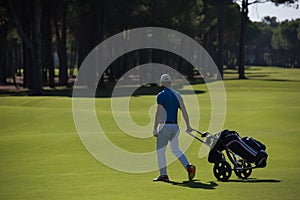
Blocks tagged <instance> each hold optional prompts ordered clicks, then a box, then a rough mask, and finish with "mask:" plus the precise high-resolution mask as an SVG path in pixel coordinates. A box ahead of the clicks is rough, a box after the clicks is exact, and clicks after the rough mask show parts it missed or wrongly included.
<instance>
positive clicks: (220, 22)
mask: <svg viewBox="0 0 300 200" xmlns="http://www.w3.org/2000/svg"><path fill="white" fill-rule="evenodd" d="M222 3H223V1H222ZM222 3H219V4H217V19H218V69H219V73H220V77H218V79H223V63H224V60H223V47H224V39H223V33H224V27H223V19H224V9H225V5H223V4H222Z"/></svg>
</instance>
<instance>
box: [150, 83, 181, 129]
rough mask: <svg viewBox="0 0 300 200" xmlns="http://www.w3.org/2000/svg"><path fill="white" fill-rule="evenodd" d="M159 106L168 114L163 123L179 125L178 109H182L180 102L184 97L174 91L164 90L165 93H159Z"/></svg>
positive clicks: (163, 118) (165, 114)
mask: <svg viewBox="0 0 300 200" xmlns="http://www.w3.org/2000/svg"><path fill="white" fill-rule="evenodd" d="M156 101H157V104H160V105H162V106H163V107H164V109H165V111H166V113H164V114H163V117H162V119H161V120H162V121H161V123H164V122H173V123H177V113H178V108H180V103H179V102H180V101H182V97H181V96H180V94H179V93H178V92H177V91H175V90H174V89H170V88H167V87H166V88H164V90H163V91H161V92H160V93H158V95H157V98H156Z"/></svg>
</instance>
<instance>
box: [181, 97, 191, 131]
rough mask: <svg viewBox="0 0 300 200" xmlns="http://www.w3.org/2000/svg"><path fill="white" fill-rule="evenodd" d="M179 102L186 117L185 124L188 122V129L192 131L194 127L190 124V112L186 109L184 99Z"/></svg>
mask: <svg viewBox="0 0 300 200" xmlns="http://www.w3.org/2000/svg"><path fill="white" fill-rule="evenodd" d="M179 103H180V110H181V112H182V116H183V119H184V121H185V124H186V131H189V132H190V131H192V127H191V125H190V119H189V115H188V113H187V111H186V108H185V105H184V103H183V100H180V101H179Z"/></svg>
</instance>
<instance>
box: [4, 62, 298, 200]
mask: <svg viewBox="0 0 300 200" xmlns="http://www.w3.org/2000/svg"><path fill="white" fill-rule="evenodd" d="M246 75H247V76H248V77H249V79H248V80H235V79H234V77H236V74H231V73H230V71H229V72H228V74H226V75H225V78H228V79H229V80H226V81H224V84H225V87H226V95H227V115H226V122H225V126H224V128H228V129H234V130H236V131H238V132H239V133H240V134H241V135H242V136H253V137H254V138H257V139H258V140H261V141H262V142H263V143H265V144H266V146H267V152H268V154H269V159H268V166H267V167H266V168H264V169H256V170H254V171H253V173H252V175H251V176H250V179H248V180H246V181H243V180H240V179H238V178H237V177H236V176H235V175H234V174H232V176H231V178H230V181H229V182H219V181H216V179H215V177H214V176H213V173H212V168H213V165H212V164H210V163H208V162H207V158H206V157H205V158H203V159H199V158H198V153H199V149H200V147H201V145H202V144H201V143H199V142H197V141H194V142H193V144H192V145H191V146H190V148H189V149H188V150H187V152H186V154H187V156H188V158H189V160H190V161H191V162H193V163H194V164H195V165H196V166H197V175H196V177H195V180H196V181H194V182H186V180H187V175H186V172H185V171H184V170H183V168H182V167H181V165H180V163H179V162H178V161H176V162H175V163H173V164H172V165H170V166H169V167H168V171H169V176H170V179H171V180H172V181H174V182H177V184H168V183H153V182H152V179H153V178H155V177H156V176H157V175H158V172H156V171H155V172H151V173H140V174H129V173H124V172H120V171H116V170H113V169H111V168H109V167H107V166H105V165H103V164H102V163H101V162H99V161H97V160H96V159H95V158H94V157H92V156H91V155H90V154H89V153H88V152H87V150H86V149H85V147H84V146H83V144H82V143H81V141H80V139H79V137H78V134H77V132H76V129H75V125H74V121H73V116H72V99H71V98H70V97H54V96H53V97H28V96H5V95H2V96H0V199H1V200H2V199H3V200H10V199H22V200H26V199H78V200H79V199H80V200H88V199H101V200H102V199H118V200H119V199H189V200H191V199H205V200H216V199H230V200H232V199H247V200H249V199H264V200H265V199H272V200H274V199H278V200H287V199H299V196H300V156H299V152H300V151H299V150H300V131H299V130H300V129H299V122H300V70H296V69H280V68H269V67H268V68H260V67H252V68H250V69H248V70H247V73H246ZM193 87H194V89H195V90H201V91H204V93H199V94H197V97H198V100H199V102H200V105H201V107H200V110H201V121H200V127H196V128H199V129H200V130H202V131H205V130H206V129H207V127H208V124H209V120H210V111H211V110H210V100H209V98H210V97H209V92H208V91H207V88H206V86H205V85H193ZM110 102H111V101H110V99H109V98H98V99H96V106H97V116H98V117H99V122H100V124H101V126H103V129H104V130H105V133H106V134H107V136H108V137H109V138H110V139H111V140H112V141H113V142H114V143H115V144H117V145H118V146H120V147H122V148H125V149H127V150H129V151H133V152H148V151H153V150H154V149H155V138H146V139H138V138H134V137H130V136H127V135H125V134H123V133H122V131H121V130H120V129H119V128H118V127H117V126H116V124H115V122H114V121H113V118H112V115H111V112H110ZM154 102H155V96H151V95H149V96H138V97H132V100H131V102H130V108H131V110H132V113H131V114H132V117H133V119H134V120H135V122H136V123H137V124H140V125H146V124H147V123H150V118H149V115H148V110H149V108H150V106H152V105H153V104H154ZM186 106H187V107H189V108H191V107H192V106H194V105H186ZM192 119H193V117H192ZM181 134H184V131H182V133H181Z"/></svg>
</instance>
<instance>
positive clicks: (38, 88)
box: [8, 0, 43, 95]
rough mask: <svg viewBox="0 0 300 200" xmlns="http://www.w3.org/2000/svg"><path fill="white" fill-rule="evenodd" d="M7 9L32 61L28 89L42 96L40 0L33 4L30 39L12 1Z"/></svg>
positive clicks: (10, 0)
mask: <svg viewBox="0 0 300 200" xmlns="http://www.w3.org/2000/svg"><path fill="white" fill-rule="evenodd" d="M8 4H9V9H10V12H11V16H12V20H13V22H14V24H15V26H16V28H17V30H18V33H19V34H20V36H21V38H22V40H23V42H24V44H25V45H26V46H27V47H28V48H29V50H30V55H31V60H32V63H31V64H32V66H30V67H32V71H31V72H32V79H31V81H30V82H29V84H30V85H29V88H30V89H31V90H32V94H33V95H40V94H42V86H43V77H42V45H41V40H42V37H41V22H42V4H41V1H40V0H34V2H33V11H34V12H33V30H32V39H31V37H30V36H29V35H26V34H25V32H24V29H23V27H22V25H21V24H20V21H19V19H18V16H17V14H16V11H15V9H14V6H13V3H12V0H9V1H8Z"/></svg>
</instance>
